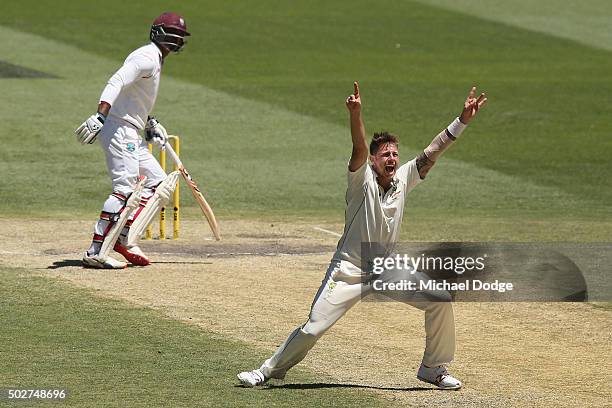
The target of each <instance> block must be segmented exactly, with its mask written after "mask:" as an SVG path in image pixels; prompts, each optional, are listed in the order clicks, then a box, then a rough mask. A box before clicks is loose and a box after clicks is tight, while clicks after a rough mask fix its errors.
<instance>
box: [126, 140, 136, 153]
mask: <svg viewBox="0 0 612 408" xmlns="http://www.w3.org/2000/svg"><path fill="white" fill-rule="evenodd" d="M126 147H127V151H128V152H130V153H131V152H133V151H135V150H136V145H135V144H134V143H132V142H129V143H128V144H127V146H126Z"/></svg>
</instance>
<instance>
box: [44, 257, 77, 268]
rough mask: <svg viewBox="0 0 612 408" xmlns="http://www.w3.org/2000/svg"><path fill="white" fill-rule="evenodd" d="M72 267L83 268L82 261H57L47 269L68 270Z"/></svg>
mask: <svg viewBox="0 0 612 408" xmlns="http://www.w3.org/2000/svg"><path fill="white" fill-rule="evenodd" d="M71 266H83V262H82V261H81V260H80V259H64V260H63V261H55V262H53V265H49V266H47V269H59V268H68V267H71Z"/></svg>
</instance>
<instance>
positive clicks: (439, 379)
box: [417, 364, 463, 390]
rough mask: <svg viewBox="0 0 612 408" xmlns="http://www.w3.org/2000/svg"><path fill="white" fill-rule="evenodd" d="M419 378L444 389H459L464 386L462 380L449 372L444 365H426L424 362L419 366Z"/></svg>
mask: <svg viewBox="0 0 612 408" xmlns="http://www.w3.org/2000/svg"><path fill="white" fill-rule="evenodd" d="M417 378H418V379H419V380H421V381H424V382H426V383H430V384H433V385H435V386H437V387H438V388H441V389H443V390H458V389H459V388H461V387H462V386H463V384H461V381H459V380H458V379H456V378H455V377H453V376H452V375H450V374H449V373H448V371H447V370H446V367H444V366H443V365H440V366H437V367H425V366H424V365H423V364H421V366H420V367H419V372H418V373H417Z"/></svg>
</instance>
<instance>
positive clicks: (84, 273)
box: [0, 220, 612, 407]
mask: <svg viewBox="0 0 612 408" xmlns="http://www.w3.org/2000/svg"><path fill="white" fill-rule="evenodd" d="M221 226H222V233H223V240H222V241H220V242H215V241H213V240H211V239H210V233H209V231H208V229H207V228H208V227H207V226H206V225H205V222H204V221H188V220H186V221H185V222H183V228H182V231H181V232H182V234H183V236H182V238H181V239H180V240H178V241H170V240H167V241H164V242H160V241H143V244H142V248H143V250H144V251H145V252H146V253H147V254H149V255H150V256H151V258H152V259H153V261H154V263H153V264H152V265H151V266H149V267H146V268H139V267H132V268H128V269H127V270H121V271H108V270H104V271H100V270H91V269H83V268H82V267H81V266H80V257H81V253H82V252H83V251H84V250H85V249H86V247H87V246H88V244H89V239H90V230H91V228H92V222H91V221H73V222H65V221H62V222H60V221H49V220H29V221H27V222H26V221H24V220H20V221H14V220H0V228H2V231H5V234H4V242H3V248H2V250H0V264H2V265H5V266H14V267H24V268H26V269H27V270H28V271H34V272H35V273H38V274H41V275H44V276H50V277H54V278H57V279H63V280H66V281H69V282H71V283H72V284H74V285H77V286H82V287H87V288H92V289H95V290H97V291H98V293H99V295H100V296H103V297H112V298H118V299H123V300H126V301H128V302H131V303H133V304H136V305H141V306H147V307H151V308H154V309H157V310H159V311H161V312H162V313H164V314H165V315H167V316H168V317H169V318H172V319H178V320H182V321H185V322H188V323H189V324H195V325H197V326H199V327H201V328H202V329H203V330H206V331H208V332H213V333H215V334H217V335H219V336H222V337H224V338H229V339H235V340H240V341H244V342H246V343H248V344H252V345H254V346H256V347H258V348H259V349H260V350H261V358H262V360H263V359H265V358H267V357H268V356H269V355H270V354H271V353H272V352H273V351H274V349H275V348H276V347H277V346H278V345H280V344H281V343H282V341H284V339H285V337H286V336H287V335H288V334H289V333H290V332H291V331H292V330H293V328H294V327H296V326H297V325H298V324H301V323H303V322H304V321H305V319H306V318H307V315H308V310H309V307H310V303H311V301H312V298H313V296H314V294H315V293H316V290H317V288H318V287H319V284H320V283H321V280H322V279H323V276H324V274H325V271H326V269H327V264H328V262H329V260H330V257H331V255H332V252H333V250H334V248H335V245H336V242H337V237H336V236H334V235H332V234H330V233H327V232H324V231H322V230H320V229H315V227H318V228H323V229H326V230H329V231H332V232H333V231H335V232H341V229H342V226H341V225H316V226H315V225H311V224H307V223H301V224H300V223H297V224H283V223H281V224H276V223H275V224H270V223H263V222H253V221H227V220H221ZM118 257H120V256H119V255H118ZM611 313H612V312H610V311H609V310H604V309H599V308H594V307H593V306H591V305H589V304H583V303H554V304H553V303H505V304H503V303H458V304H455V314H456V321H457V354H456V361H455V363H453V365H452V366H451V367H450V371H451V372H452V373H453V374H455V375H456V376H457V377H458V378H460V379H461V380H462V381H463V383H464V389H462V390H461V391H459V392H448V391H447V392H443V391H438V390H434V389H430V388H429V387H428V386H427V385H426V384H424V383H421V382H419V381H418V380H417V379H416V378H415V373H416V370H417V367H418V364H419V362H420V358H421V355H422V352H423V347H424V330H423V316H422V312H421V311H419V310H417V309H414V308H411V307H409V306H406V305H403V304H398V303H375V302H371V303H369V302H364V303H361V304H359V305H357V306H356V307H355V308H353V309H352V310H351V311H350V312H349V313H348V314H347V315H346V316H345V317H344V318H343V319H341V320H340V321H339V322H338V324H337V325H336V326H334V327H333V328H332V329H331V330H330V331H329V332H328V333H327V334H326V335H325V336H324V337H323V338H322V339H321V340H320V342H319V343H318V344H317V345H316V346H315V348H314V349H313V350H312V351H311V353H310V354H309V355H308V356H307V358H306V359H305V360H304V362H303V363H302V364H303V365H304V366H305V367H307V368H309V369H310V370H311V371H313V372H315V373H318V372H320V373H324V374H326V375H328V376H330V377H332V378H334V379H335V380H336V382H337V383H338V384H356V385H360V386H363V387H364V389H367V390H370V391H372V392H376V393H378V394H380V396H381V397H383V398H386V399H388V400H391V401H395V402H396V403H397V404H398V405H400V404H401V405H403V406H405V405H408V406H434V405H440V404H450V405H453V406H455V405H457V406H484V405H488V406H500V407H501V406H504V407H506V406H597V407H601V406H606V404H609V402H610V390H609V389H608V388H607V387H608V386H609V385H610V384H612V373H611V372H610V370H609V368H607V367H608V366H609V361H610V360H612V351H611V350H612V319H611V317H612V314H611ZM253 368H255V367H244V369H245V370H247V369H253ZM235 374H236V373H229V372H228V373H227V375H228V376H235ZM286 381H287V382H291V373H289V374H288V376H287V379H286ZM424 388H427V389H424Z"/></svg>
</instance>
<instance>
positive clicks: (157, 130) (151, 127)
mask: <svg viewBox="0 0 612 408" xmlns="http://www.w3.org/2000/svg"><path fill="white" fill-rule="evenodd" d="M145 139H146V140H147V142H149V143H155V144H156V145H158V146H159V147H160V148H162V149H163V148H165V147H166V143H167V142H168V132H166V128H165V127H163V126H162V124H161V123H159V122H158V121H157V119H155V118H154V117H152V116H149V120H147V124H146V126H145Z"/></svg>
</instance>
